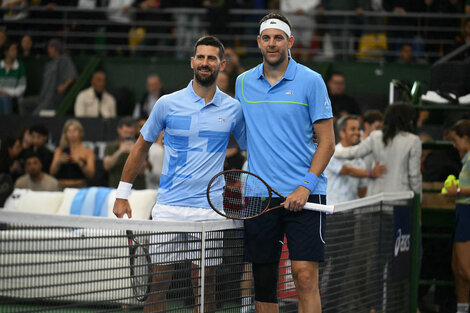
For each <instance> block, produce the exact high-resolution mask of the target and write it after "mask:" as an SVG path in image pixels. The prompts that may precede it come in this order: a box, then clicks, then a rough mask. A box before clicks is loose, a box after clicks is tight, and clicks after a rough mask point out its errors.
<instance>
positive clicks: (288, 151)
mask: <svg viewBox="0 0 470 313" xmlns="http://www.w3.org/2000/svg"><path fill="white" fill-rule="evenodd" d="M235 98H236V99H237V100H239V101H240V103H241V104H242V108H243V115H244V117H245V123H246V136H247V154H248V171H250V172H253V173H255V174H257V175H259V176H260V177H261V178H263V179H264V180H266V182H267V183H268V184H269V185H270V186H271V187H273V188H274V189H275V190H276V191H278V192H279V193H281V194H282V195H284V196H287V195H289V194H290V193H291V192H293V191H294V190H295V189H297V188H298V187H299V186H300V185H301V183H302V180H303V178H304V176H305V174H306V173H307V172H308V170H309V168H310V164H311V161H312V158H313V155H314V154H315V151H316V145H315V143H314V142H313V123H315V121H317V120H321V119H329V118H332V117H333V114H332V109H331V102H330V99H329V98H328V92H327V89H326V86H325V83H324V82H323V79H322V77H321V75H320V74H318V73H316V72H314V71H312V70H310V69H309V68H307V67H305V66H303V65H301V64H298V63H296V62H295V61H294V60H293V59H292V58H290V59H289V65H288V67H287V70H286V73H285V74H284V77H283V78H282V79H281V80H280V81H279V82H277V83H276V84H275V85H273V86H271V84H270V83H269V82H268V81H267V80H266V78H265V77H264V74H263V64H260V65H258V66H256V67H255V68H253V69H251V70H249V71H247V72H245V73H242V74H240V75H239V76H238V78H237V82H236V89H235ZM326 184H327V179H326V176H325V174H324V173H322V175H321V176H320V179H319V182H318V184H317V186H316V187H315V189H314V190H313V191H312V194H323V195H324V194H326Z"/></svg>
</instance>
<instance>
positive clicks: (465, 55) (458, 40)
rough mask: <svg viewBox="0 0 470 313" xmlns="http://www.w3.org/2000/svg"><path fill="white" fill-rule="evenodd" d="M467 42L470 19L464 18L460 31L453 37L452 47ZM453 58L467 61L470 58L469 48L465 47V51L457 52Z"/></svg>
mask: <svg viewBox="0 0 470 313" xmlns="http://www.w3.org/2000/svg"><path fill="white" fill-rule="evenodd" d="M469 6H470V5H469ZM468 43H470V19H467V20H465V22H464V24H463V26H462V32H461V33H460V34H459V35H457V36H456V37H455V44H454V47H453V49H457V48H459V47H461V46H463V45H466V44H468ZM454 59H456V60H467V61H468V60H470V49H466V50H465V51H463V52H461V53H459V54H458V55H457V56H456V57H455V58H454Z"/></svg>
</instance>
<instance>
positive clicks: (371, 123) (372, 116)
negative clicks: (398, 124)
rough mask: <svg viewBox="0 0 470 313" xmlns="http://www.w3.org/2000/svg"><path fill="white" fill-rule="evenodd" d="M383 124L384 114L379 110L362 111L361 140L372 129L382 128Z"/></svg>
mask: <svg viewBox="0 0 470 313" xmlns="http://www.w3.org/2000/svg"><path fill="white" fill-rule="evenodd" d="M383 125H384V115H383V114H382V112H380V111H379V110H368V111H366V113H364V116H363V121H362V128H363V129H364V130H363V132H362V140H364V139H366V138H367V137H369V135H370V133H371V132H373V131H374V130H379V129H382V127H383Z"/></svg>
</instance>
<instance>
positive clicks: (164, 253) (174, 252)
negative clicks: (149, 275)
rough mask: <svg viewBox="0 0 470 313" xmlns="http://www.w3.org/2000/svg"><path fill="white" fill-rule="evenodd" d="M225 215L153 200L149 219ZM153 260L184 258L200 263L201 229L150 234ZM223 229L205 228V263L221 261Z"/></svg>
mask: <svg viewBox="0 0 470 313" xmlns="http://www.w3.org/2000/svg"><path fill="white" fill-rule="evenodd" d="M214 219H225V218H224V217H223V216H221V215H219V214H217V213H216V212H214V211H213V210H211V209H202V208H195V207H181V206H172V205H164V204H155V206H154V207H153V209H152V220H157V221H171V222H202V221H207V220H214ZM150 243H151V245H150V254H151V257H152V263H156V264H158V265H167V264H174V263H178V262H183V261H186V260H189V261H191V262H192V263H194V264H197V265H200V263H201V233H199V232H196V233H194V232H191V233H189V232H185V233H162V234H157V235H152V236H151V237H150ZM222 249H223V231H216V232H207V233H206V237H205V264H206V266H215V265H219V264H221V263H222Z"/></svg>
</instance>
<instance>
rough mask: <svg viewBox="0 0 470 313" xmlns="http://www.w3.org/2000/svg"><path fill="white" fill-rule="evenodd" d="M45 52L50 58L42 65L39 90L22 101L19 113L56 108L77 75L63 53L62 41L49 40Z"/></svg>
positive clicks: (73, 66) (72, 64) (69, 60)
mask: <svg viewBox="0 0 470 313" xmlns="http://www.w3.org/2000/svg"><path fill="white" fill-rule="evenodd" d="M47 53H48V55H49V57H50V58H51V59H52V60H50V61H49V62H48V63H47V64H46V65H45V67H44V72H43V78H42V87H41V92H40V94H39V96H36V97H29V98H26V99H25V100H24V101H23V103H22V104H21V106H20V114H31V112H32V113H33V114H34V115H38V114H39V113H40V111H41V110H56V109H57V107H58V106H59V104H60V103H61V102H62V100H63V98H64V97H65V95H66V94H67V90H68V89H69V87H70V86H71V85H72V84H73V82H74V81H75V79H76V78H77V76H78V74H77V70H76V68H75V65H74V63H73V62H72V59H71V58H70V56H69V55H68V54H66V53H64V45H63V43H62V41H60V40H59V39H56V38H54V39H51V40H49V43H48V45H47Z"/></svg>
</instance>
